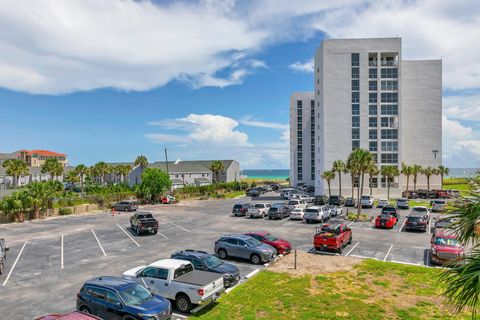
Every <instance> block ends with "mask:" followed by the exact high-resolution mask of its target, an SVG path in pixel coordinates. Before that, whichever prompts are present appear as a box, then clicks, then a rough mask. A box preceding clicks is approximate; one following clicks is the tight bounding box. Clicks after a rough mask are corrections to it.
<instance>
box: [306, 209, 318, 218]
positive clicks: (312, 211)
mask: <svg viewBox="0 0 480 320" xmlns="http://www.w3.org/2000/svg"><path fill="white" fill-rule="evenodd" d="M305 213H308V214H309V215H311V216H313V215H318V211H317V210H316V209H307V211H305Z"/></svg>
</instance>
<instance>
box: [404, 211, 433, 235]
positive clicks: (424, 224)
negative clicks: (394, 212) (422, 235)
mask: <svg viewBox="0 0 480 320" xmlns="http://www.w3.org/2000/svg"><path fill="white" fill-rule="evenodd" d="M427 228H428V218H427V216H426V215H424V214H421V213H412V214H410V215H408V216H407V221H405V231H409V230H420V231H424V232H426V231H427Z"/></svg>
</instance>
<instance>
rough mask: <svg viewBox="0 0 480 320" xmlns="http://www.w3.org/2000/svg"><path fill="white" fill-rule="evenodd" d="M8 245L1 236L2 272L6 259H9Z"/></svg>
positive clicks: (0, 260)
mask: <svg viewBox="0 0 480 320" xmlns="http://www.w3.org/2000/svg"><path fill="white" fill-rule="evenodd" d="M7 251H8V247H7V244H6V243H5V239H3V238H0V274H2V273H3V272H4V271H5V261H6V260H7Z"/></svg>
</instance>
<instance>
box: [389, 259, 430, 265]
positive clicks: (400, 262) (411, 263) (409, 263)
mask: <svg viewBox="0 0 480 320" xmlns="http://www.w3.org/2000/svg"><path fill="white" fill-rule="evenodd" d="M390 262H393V263H399V264H408V265H410V266H422V265H421V264H420V263H413V262H404V261H397V260H391V261H390Z"/></svg>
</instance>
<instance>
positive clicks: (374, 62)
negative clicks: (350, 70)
mask: <svg viewBox="0 0 480 320" xmlns="http://www.w3.org/2000/svg"><path fill="white" fill-rule="evenodd" d="M377 65H378V64H377V61H368V66H369V67H376V66H377Z"/></svg>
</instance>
